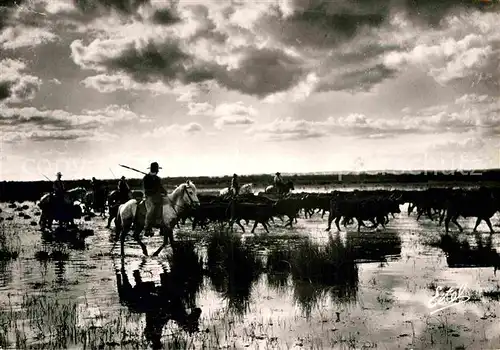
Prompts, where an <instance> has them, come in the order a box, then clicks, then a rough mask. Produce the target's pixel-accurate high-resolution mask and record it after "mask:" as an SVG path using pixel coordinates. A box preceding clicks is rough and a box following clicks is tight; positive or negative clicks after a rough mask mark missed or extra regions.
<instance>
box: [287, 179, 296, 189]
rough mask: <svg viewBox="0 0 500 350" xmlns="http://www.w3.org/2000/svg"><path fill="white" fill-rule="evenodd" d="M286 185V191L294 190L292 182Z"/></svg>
mask: <svg viewBox="0 0 500 350" xmlns="http://www.w3.org/2000/svg"><path fill="white" fill-rule="evenodd" d="M286 185H287V187H288V189H289V190H290V191H294V190H295V187H294V186H293V182H292V181H288V182H287V183H286Z"/></svg>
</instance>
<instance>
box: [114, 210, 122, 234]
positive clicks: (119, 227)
mask: <svg viewBox="0 0 500 350" xmlns="http://www.w3.org/2000/svg"><path fill="white" fill-rule="evenodd" d="M120 212H121V211H120V207H118V210H117V211H116V217H115V232H116V234H117V235H118V234H120V232H121V231H122V228H123V225H122V217H121V214H120Z"/></svg>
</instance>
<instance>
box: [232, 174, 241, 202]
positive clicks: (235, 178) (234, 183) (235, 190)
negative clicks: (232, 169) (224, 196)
mask: <svg viewBox="0 0 500 350" xmlns="http://www.w3.org/2000/svg"><path fill="white" fill-rule="evenodd" d="M230 188H231V192H232V194H233V196H234V197H236V196H237V195H238V194H239V193H240V184H239V181H238V175H237V174H233V178H232V179H231V187H230Z"/></svg>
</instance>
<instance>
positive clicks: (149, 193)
mask: <svg viewBox="0 0 500 350" xmlns="http://www.w3.org/2000/svg"><path fill="white" fill-rule="evenodd" d="M149 169H150V172H149V174H146V176H144V178H143V179H142V185H143V187H144V196H145V197H146V202H145V203H146V223H145V225H144V231H145V232H144V235H145V236H147V237H151V236H153V226H154V225H155V222H156V220H157V218H158V217H159V216H160V215H161V214H162V208H163V196H164V195H166V194H167V191H166V190H165V189H164V188H163V186H162V184H161V179H160V178H159V177H158V172H159V170H160V169H161V167H160V166H159V165H158V163H157V162H153V163H151V165H150V167H149Z"/></svg>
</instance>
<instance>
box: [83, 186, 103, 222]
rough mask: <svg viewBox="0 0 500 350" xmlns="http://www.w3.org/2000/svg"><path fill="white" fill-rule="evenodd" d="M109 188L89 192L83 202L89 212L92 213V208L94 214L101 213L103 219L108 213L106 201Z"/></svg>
mask: <svg viewBox="0 0 500 350" xmlns="http://www.w3.org/2000/svg"><path fill="white" fill-rule="evenodd" d="M108 192H109V191H108V188H107V187H103V188H101V189H99V190H98V191H97V193H94V191H89V192H87V194H86V195H85V198H84V199H83V202H84V203H85V208H86V210H87V212H90V209H91V208H92V209H93V210H94V213H99V215H100V216H101V217H104V215H105V213H106V199H107V197H108Z"/></svg>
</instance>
